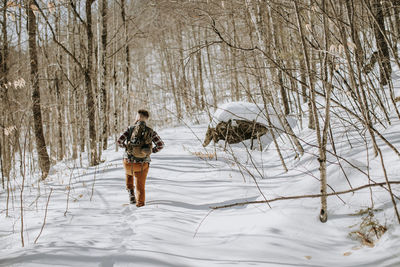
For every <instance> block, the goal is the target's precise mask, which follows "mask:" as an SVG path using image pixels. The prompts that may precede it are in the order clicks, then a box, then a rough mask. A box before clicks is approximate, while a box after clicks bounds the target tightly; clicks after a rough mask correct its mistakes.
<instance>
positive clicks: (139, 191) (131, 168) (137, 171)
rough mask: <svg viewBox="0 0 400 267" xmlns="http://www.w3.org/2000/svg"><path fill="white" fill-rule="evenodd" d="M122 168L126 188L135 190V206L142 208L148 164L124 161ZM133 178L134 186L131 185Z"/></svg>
mask: <svg viewBox="0 0 400 267" xmlns="http://www.w3.org/2000/svg"><path fill="white" fill-rule="evenodd" d="M124 168H125V173H126V188H127V189H135V186H136V196H137V204H136V206H144V202H145V198H146V197H145V185H146V178H147V173H148V172H149V163H148V162H144V163H143V164H142V163H130V162H127V160H125V159H124ZM134 176H135V186H134V185H133V177H134Z"/></svg>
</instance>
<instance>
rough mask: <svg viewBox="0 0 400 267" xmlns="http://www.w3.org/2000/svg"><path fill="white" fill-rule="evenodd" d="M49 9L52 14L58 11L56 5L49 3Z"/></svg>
mask: <svg viewBox="0 0 400 267" xmlns="http://www.w3.org/2000/svg"><path fill="white" fill-rule="evenodd" d="M47 8H48V9H49V11H50V13H54V11H55V10H56V6H55V5H54V3H53V2H49V3H48V4H47Z"/></svg>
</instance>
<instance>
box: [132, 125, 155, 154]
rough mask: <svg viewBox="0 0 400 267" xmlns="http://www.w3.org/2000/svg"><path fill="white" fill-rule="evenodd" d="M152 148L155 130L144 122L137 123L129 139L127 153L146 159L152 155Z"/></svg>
mask: <svg viewBox="0 0 400 267" xmlns="http://www.w3.org/2000/svg"><path fill="white" fill-rule="evenodd" d="M152 148H153V130H152V129H151V128H150V127H147V126H146V124H145V123H144V122H138V123H136V124H135V126H133V129H132V133H131V135H130V137H129V139H128V141H127V145H126V153H127V154H128V156H129V157H134V158H138V159H145V158H147V157H148V156H150V154H151V151H152Z"/></svg>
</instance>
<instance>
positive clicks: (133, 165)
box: [117, 109, 164, 207]
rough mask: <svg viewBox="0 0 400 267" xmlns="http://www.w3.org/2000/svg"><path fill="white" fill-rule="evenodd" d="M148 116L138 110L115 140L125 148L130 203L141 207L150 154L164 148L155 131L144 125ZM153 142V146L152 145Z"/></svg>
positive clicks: (143, 199)
mask: <svg viewBox="0 0 400 267" xmlns="http://www.w3.org/2000/svg"><path fill="white" fill-rule="evenodd" d="M148 118H149V112H148V111H147V110H144V109H140V110H138V113H137V115H136V120H135V124H134V125H133V126H129V127H128V129H126V131H125V132H124V133H123V134H122V135H121V136H120V137H119V138H118V141H117V143H118V146H120V147H122V148H125V153H124V159H123V164H124V168H125V174H126V189H127V190H128V192H129V199H130V202H131V204H135V203H136V207H142V206H144V204H145V184H146V177H147V173H148V172H149V165H150V154H151V153H157V152H158V151H160V150H161V149H163V148H164V142H163V141H162V140H161V138H160V137H159V136H158V134H157V133H156V131H154V130H153V129H151V128H150V127H148V126H147V125H146V121H147V120H148ZM125 141H126V143H125ZM153 143H154V144H155V147H153ZM134 177H135V186H134V185H133V180H134ZM135 187H136V192H137V201H136V197H135Z"/></svg>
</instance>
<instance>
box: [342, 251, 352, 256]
mask: <svg viewBox="0 0 400 267" xmlns="http://www.w3.org/2000/svg"><path fill="white" fill-rule="evenodd" d="M350 255H351V252H350V251H348V252H345V253H343V256H350Z"/></svg>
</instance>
